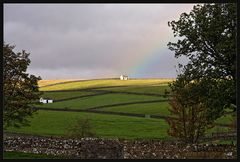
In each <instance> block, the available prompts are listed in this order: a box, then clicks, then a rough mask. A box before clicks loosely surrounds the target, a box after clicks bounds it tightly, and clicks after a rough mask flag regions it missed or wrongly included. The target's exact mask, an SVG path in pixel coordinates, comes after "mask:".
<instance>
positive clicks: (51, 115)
mask: <svg viewBox="0 0 240 162" xmlns="http://www.w3.org/2000/svg"><path fill="white" fill-rule="evenodd" d="M85 117H87V118H89V119H90V123H91V125H92V126H93V131H94V132H96V135H97V136H98V137H103V138H117V137H118V138H126V139H135V138H142V139H167V138H169V137H168V135H167V132H166V130H167V129H168V125H167V123H166V122H165V121H164V120H162V119H145V118H138V117H125V116H117V115H105V114H94V113H78V112H55V111H43V110H39V111H38V113H37V114H36V115H34V117H33V118H32V119H31V126H29V127H22V128H10V129H9V130H8V131H10V132H18V133H27V134H34V135H46V136H65V135H66V134H67V130H68V128H69V126H71V125H72V123H73V122H75V121H76V119H80V118H85Z"/></svg>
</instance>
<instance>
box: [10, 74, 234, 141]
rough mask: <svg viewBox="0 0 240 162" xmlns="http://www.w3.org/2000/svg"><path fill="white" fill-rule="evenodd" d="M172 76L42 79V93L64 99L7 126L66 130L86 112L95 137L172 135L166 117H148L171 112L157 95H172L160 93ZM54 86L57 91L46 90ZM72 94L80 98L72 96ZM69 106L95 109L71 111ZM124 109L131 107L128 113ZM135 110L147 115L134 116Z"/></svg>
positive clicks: (59, 133) (62, 133)
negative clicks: (18, 123) (24, 124)
mask: <svg viewBox="0 0 240 162" xmlns="http://www.w3.org/2000/svg"><path fill="white" fill-rule="evenodd" d="M170 81H171V79H142V80H141V79H136V80H134V79H132V80H127V81H121V80H117V79H102V80H87V81H78V82H76V81H75V82H66V83H62V82H63V81H59V82H58V81H56V80H54V81H46V82H42V83H41V84H43V85H44V87H42V88H40V89H41V90H42V91H45V92H44V94H43V96H42V97H43V98H46V97H48V98H51V99H53V100H61V99H63V100H62V101H59V102H54V103H50V104H41V105H40V106H39V105H37V106H38V107H41V108H44V110H38V111H37V114H35V115H33V117H32V118H31V119H30V121H31V124H30V126H27V127H22V128H19V129H18V128H12V127H11V128H9V129H8V130H7V131H9V132H19V133H26V134H35V135H46V136H65V135H66V134H67V133H68V129H69V128H70V126H71V125H72V124H73V123H75V122H76V120H77V119H79V118H86V117H87V118H89V120H90V124H91V125H92V127H93V130H94V132H95V133H96V136H97V137H102V138H125V139H138V138H140V139H171V137H169V136H168V134H167V130H168V127H169V126H168V124H167V123H166V121H165V120H164V119H163V118H162V119H156V118H152V117H151V118H145V117H144V115H146V114H148V115H159V116H168V115H170V112H169V111H168V108H169V107H170V105H169V103H168V102H167V101H162V102H160V101H158V100H167V99H168V98H167V97H166V96H165V97H164V96H161V95H164V92H165V90H169V87H168V85H167V82H170ZM51 84H54V85H51ZM51 90H54V91H56V90H58V91H57V92H46V91H51ZM63 90H68V91H63ZM71 90H73V91H71ZM133 93H134V94H133ZM87 95H90V96H87ZM72 97H77V98H75V99H72ZM78 97H79V98H78ZM64 99H65V100H64ZM152 101H155V102H152ZM47 108H56V109H57V110H61V111H49V110H48V111H46V109H47ZM66 108H67V109H66ZM89 108H95V111H99V113H96V112H93V111H91V109H89ZM70 109H75V110H85V111H86V110H88V111H91V112H69V111H68V110H70ZM63 110H67V111H63ZM109 113H111V114H109ZM112 113H115V114H112ZM120 113H127V114H128V116H125V115H123V114H120ZM134 114H141V115H143V116H142V117H136V116H134ZM231 118H232V117H231V115H228V116H225V117H222V118H220V119H218V120H217V121H216V122H217V123H220V124H229V123H230V122H231ZM216 131H218V132H221V131H228V128H226V127H219V126H217V127H214V128H212V129H210V130H208V131H207V132H208V133H212V132H216Z"/></svg>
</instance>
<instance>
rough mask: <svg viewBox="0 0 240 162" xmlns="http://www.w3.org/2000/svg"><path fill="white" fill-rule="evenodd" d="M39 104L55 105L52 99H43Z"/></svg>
mask: <svg viewBox="0 0 240 162" xmlns="http://www.w3.org/2000/svg"><path fill="white" fill-rule="evenodd" d="M39 102H41V103H44V104H46V103H53V100H51V99H44V98H42V97H41V98H40V100H39Z"/></svg>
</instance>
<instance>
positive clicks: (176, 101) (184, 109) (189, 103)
mask: <svg viewBox="0 0 240 162" xmlns="http://www.w3.org/2000/svg"><path fill="white" fill-rule="evenodd" d="M170 87H171V89H172V97H171V99H170V105H171V107H170V108H169V111H170V113H171V117H169V118H168V119H167V122H168V124H169V125H170V129H169V130H168V134H169V135H171V136H173V137H176V138H179V139H180V140H182V141H184V142H187V143H196V142H198V140H199V139H200V137H202V136H204V134H205V131H206V130H207V129H209V128H212V127H213V126H214V123H213V120H208V112H207V109H206V105H205V104H203V103H202V97H201V96H199V95H198V94H199V93H201V91H204V90H205V88H206V87H205V86H204V85H203V84H202V82H201V81H199V80H195V81H191V80H188V79H186V78H185V76H184V75H183V76H179V78H178V80H177V81H175V82H173V83H172V84H171V85H170Z"/></svg>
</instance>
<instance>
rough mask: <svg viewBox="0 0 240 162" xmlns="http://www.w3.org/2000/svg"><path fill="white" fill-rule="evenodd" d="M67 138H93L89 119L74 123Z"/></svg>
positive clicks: (93, 134) (78, 120)
mask: <svg viewBox="0 0 240 162" xmlns="http://www.w3.org/2000/svg"><path fill="white" fill-rule="evenodd" d="M67 136H68V137H70V138H83V137H94V136H95V133H94V132H93V130H92V126H91V124H90V121H89V118H82V119H77V120H76V122H75V123H73V124H72V125H70V128H69V129H68V132H67Z"/></svg>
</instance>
